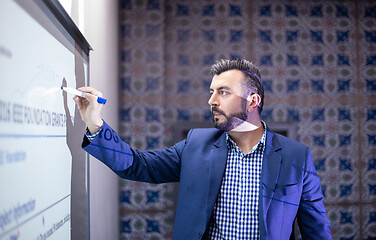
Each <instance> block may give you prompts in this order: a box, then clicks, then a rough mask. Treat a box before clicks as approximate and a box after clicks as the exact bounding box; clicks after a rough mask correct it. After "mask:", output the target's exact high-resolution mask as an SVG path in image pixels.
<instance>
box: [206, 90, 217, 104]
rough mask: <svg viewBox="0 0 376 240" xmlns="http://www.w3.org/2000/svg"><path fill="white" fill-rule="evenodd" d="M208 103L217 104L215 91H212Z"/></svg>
mask: <svg viewBox="0 0 376 240" xmlns="http://www.w3.org/2000/svg"><path fill="white" fill-rule="evenodd" d="M208 104H209V105H210V106H213V105H218V99H217V94H216V93H212V94H211V96H210V98H209V100H208Z"/></svg>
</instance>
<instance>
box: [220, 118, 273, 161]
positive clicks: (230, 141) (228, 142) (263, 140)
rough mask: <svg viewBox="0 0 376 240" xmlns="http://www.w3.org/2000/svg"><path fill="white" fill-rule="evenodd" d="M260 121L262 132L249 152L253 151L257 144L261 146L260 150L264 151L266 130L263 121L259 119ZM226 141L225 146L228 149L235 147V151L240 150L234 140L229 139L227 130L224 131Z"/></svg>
mask: <svg viewBox="0 0 376 240" xmlns="http://www.w3.org/2000/svg"><path fill="white" fill-rule="evenodd" d="M261 123H262V125H263V126H264V134H262V137H261V139H260V141H259V142H258V143H257V144H256V145H255V146H254V147H253V149H252V150H251V151H250V152H249V153H253V152H254V151H255V150H256V149H257V148H258V147H259V146H261V147H262V152H264V150H265V142H266V133H267V130H266V124H265V122H264V121H261ZM226 143H227V147H228V148H229V149H232V148H235V150H236V151H240V152H241V150H240V149H239V147H238V146H237V145H236V143H235V142H234V140H232V139H231V137H230V135H228V133H227V132H226ZM247 154H248V153H247Z"/></svg>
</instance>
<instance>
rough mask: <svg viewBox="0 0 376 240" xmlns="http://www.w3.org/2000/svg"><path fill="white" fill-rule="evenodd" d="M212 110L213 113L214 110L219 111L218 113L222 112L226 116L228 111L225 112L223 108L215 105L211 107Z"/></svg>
mask: <svg viewBox="0 0 376 240" xmlns="http://www.w3.org/2000/svg"><path fill="white" fill-rule="evenodd" d="M211 112H212V114H213V112H218V113H220V114H222V115H224V116H226V113H225V112H224V111H222V110H221V109H219V108H218V107H217V106H213V107H212V108H211Z"/></svg>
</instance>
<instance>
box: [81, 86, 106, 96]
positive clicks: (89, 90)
mask: <svg viewBox="0 0 376 240" xmlns="http://www.w3.org/2000/svg"><path fill="white" fill-rule="evenodd" d="M78 90H79V91H81V92H85V93H90V94H93V95H95V96H99V97H102V96H103V94H102V93H101V92H100V91H98V90H96V89H95V88H93V87H80V88H78Z"/></svg>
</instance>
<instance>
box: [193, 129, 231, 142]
mask: <svg viewBox="0 0 376 240" xmlns="http://www.w3.org/2000/svg"><path fill="white" fill-rule="evenodd" d="M223 135H224V132H223V131H221V130H218V129H216V128H194V129H191V130H190V131H189V133H188V136H187V142H195V143H199V144H206V143H213V142H216V141H217V140H218V139H220V138H221V137H222V136H223Z"/></svg>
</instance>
